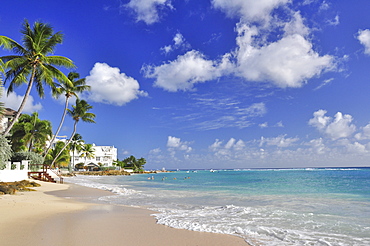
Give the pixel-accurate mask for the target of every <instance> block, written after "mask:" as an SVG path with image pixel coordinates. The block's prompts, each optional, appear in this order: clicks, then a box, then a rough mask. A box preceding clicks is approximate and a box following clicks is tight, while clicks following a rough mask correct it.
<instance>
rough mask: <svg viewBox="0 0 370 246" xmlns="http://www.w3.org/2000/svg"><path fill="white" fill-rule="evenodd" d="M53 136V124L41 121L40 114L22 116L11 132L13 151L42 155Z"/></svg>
mask: <svg viewBox="0 0 370 246" xmlns="http://www.w3.org/2000/svg"><path fill="white" fill-rule="evenodd" d="M51 135H52V128H51V122H50V121H48V120H40V119H39V118H38V113H33V114H32V115H28V114H22V115H21V117H19V121H18V122H17V123H15V124H14V126H13V128H12V131H11V136H10V139H11V142H12V149H13V151H15V152H20V151H27V150H28V151H30V152H31V151H32V152H37V153H42V152H43V150H44V149H45V148H46V141H47V140H48V139H50V137H51Z"/></svg>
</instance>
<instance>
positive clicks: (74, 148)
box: [69, 133, 85, 168]
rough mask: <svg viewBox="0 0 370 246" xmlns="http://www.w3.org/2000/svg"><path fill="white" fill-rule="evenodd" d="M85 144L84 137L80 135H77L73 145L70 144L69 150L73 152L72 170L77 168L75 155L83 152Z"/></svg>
mask: <svg viewBox="0 0 370 246" xmlns="http://www.w3.org/2000/svg"><path fill="white" fill-rule="evenodd" d="M84 143H85V141H84V140H82V136H81V135H80V134H78V133H75V135H74V136H73V138H72V141H71V143H70V144H69V150H70V151H71V152H72V168H74V167H75V153H76V152H80V151H81V150H82V146H83V145H84Z"/></svg>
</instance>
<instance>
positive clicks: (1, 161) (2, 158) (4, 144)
mask: <svg viewBox="0 0 370 246" xmlns="http://www.w3.org/2000/svg"><path fill="white" fill-rule="evenodd" d="M12 154H13V151H12V148H11V146H10V144H9V141H8V140H7V139H6V138H5V137H4V136H3V135H0V169H1V168H4V165H5V162H6V161H9V160H10V158H11V157H12Z"/></svg>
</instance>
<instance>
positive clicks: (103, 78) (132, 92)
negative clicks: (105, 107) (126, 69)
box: [84, 63, 147, 106]
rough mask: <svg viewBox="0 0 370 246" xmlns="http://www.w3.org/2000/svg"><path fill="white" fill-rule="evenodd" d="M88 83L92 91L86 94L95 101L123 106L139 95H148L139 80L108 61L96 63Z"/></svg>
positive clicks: (87, 79) (87, 80)
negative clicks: (112, 65)
mask: <svg viewBox="0 0 370 246" xmlns="http://www.w3.org/2000/svg"><path fill="white" fill-rule="evenodd" d="M86 83H87V84H88V85H90V86H91V91H89V92H86V94H84V95H86V96H87V98H88V99H89V100H91V101H93V102H101V103H106V104H114V105H118V106H122V105H124V104H126V103H128V102H130V101H132V100H134V99H137V98H138V97H139V96H147V93H146V92H144V91H141V90H139V88H140V85H139V82H138V81H137V80H135V79H134V78H131V77H129V76H127V75H126V74H125V73H121V72H120V70H119V68H116V67H110V66H109V65H108V64H106V63H95V65H94V67H93V69H92V70H91V71H90V75H89V76H87V77H86Z"/></svg>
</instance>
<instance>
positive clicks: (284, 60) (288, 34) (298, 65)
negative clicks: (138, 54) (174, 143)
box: [143, 0, 336, 92]
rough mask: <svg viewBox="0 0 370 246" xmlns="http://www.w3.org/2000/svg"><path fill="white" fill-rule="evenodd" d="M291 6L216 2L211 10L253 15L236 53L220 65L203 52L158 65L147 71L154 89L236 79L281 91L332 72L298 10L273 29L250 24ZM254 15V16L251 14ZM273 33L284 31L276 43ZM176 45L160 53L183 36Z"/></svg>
mask: <svg viewBox="0 0 370 246" xmlns="http://www.w3.org/2000/svg"><path fill="white" fill-rule="evenodd" d="M287 2H288V1H283V0H281V1H279V0H265V1H249V0H231V1H230V0H228V1H224V0H214V1H213V5H214V6H215V7H217V8H221V9H223V10H225V11H226V12H227V13H229V15H241V16H244V17H245V16H247V17H248V16H249V17H248V18H241V20H240V22H239V23H238V24H237V25H236V29H235V30H236V31H237V38H236V49H235V50H233V51H231V52H229V53H226V54H224V55H223V56H222V58H221V59H220V60H219V61H217V60H209V59H206V58H205V56H204V55H203V54H202V53H201V52H199V51H195V50H192V51H189V52H187V53H186V54H184V55H182V56H178V57H177V59H176V60H174V61H170V62H167V63H165V64H163V65H160V66H157V67H156V66H146V67H143V70H144V71H145V72H146V74H145V76H146V77H148V78H155V79H156V80H155V83H154V85H155V86H158V87H161V88H163V89H165V90H168V91H172V92H176V91H179V90H183V91H186V90H192V89H193V88H194V86H195V84H197V83H203V82H206V81H211V80H215V79H219V78H220V77H222V76H226V75H233V76H236V77H241V78H244V79H245V80H247V81H255V82H264V83H271V84H274V85H275V86H277V87H281V88H286V87H293V88H294V87H295V88H298V87H302V86H303V85H304V84H305V83H306V82H307V81H308V80H309V79H311V78H313V77H317V76H320V75H321V74H322V73H323V72H327V71H330V70H334V69H335V67H336V64H335V59H334V57H333V56H330V55H323V56H321V55H320V54H319V53H318V52H316V51H315V50H314V49H313V44H312V43H311V41H310V40H309V38H308V36H309V34H310V31H311V30H310V29H309V28H308V27H307V26H306V25H305V24H304V21H305V20H304V18H302V16H301V14H300V12H299V11H297V12H293V11H291V13H290V15H291V16H290V18H289V20H288V21H283V20H280V19H279V18H278V17H277V16H275V17H274V18H276V20H277V21H276V23H277V25H275V26H274V27H272V26H269V25H260V24H258V23H256V25H251V24H250V22H248V21H246V19H255V18H257V17H258V18H257V19H268V18H267V17H266V15H270V14H271V13H270V12H271V11H272V10H273V9H274V8H276V7H278V6H280V5H282V4H285V3H287ZM249 11H250V12H249ZM272 32H281V33H282V35H279V36H278V37H279V38H278V39H277V40H276V41H270V40H271V39H270V37H269V35H270V34H271V33H272ZM174 42H175V45H174V46H166V47H164V48H162V49H163V50H164V51H165V52H171V51H172V50H173V47H175V46H176V42H177V43H178V44H181V43H182V42H183V37H182V35H181V36H180V35H178V37H177V39H176V40H174Z"/></svg>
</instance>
